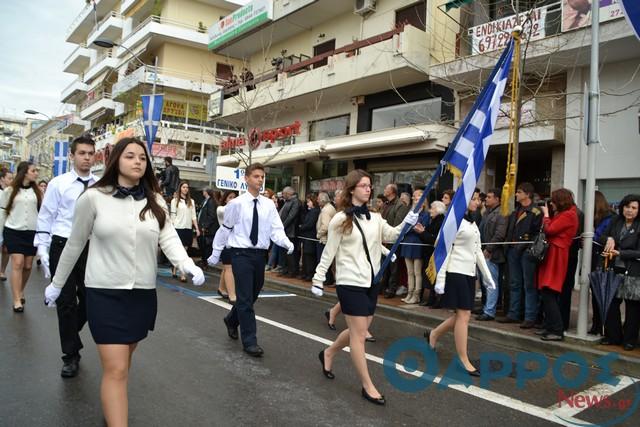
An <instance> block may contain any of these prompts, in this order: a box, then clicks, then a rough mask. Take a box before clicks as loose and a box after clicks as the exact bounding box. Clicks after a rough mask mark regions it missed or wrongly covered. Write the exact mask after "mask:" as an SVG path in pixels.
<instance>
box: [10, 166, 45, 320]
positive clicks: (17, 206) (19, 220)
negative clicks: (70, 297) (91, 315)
mask: <svg viewBox="0 0 640 427" xmlns="http://www.w3.org/2000/svg"><path fill="white" fill-rule="evenodd" d="M37 180H38V168H36V166H35V165H34V164H33V163H32V162H20V164H19V165H18V169H17V171H16V176H15V178H14V179H13V181H12V182H11V185H9V186H8V187H7V188H5V189H4V191H2V194H0V244H1V243H2V242H3V241H4V243H5V245H6V246H7V252H8V253H9V256H10V257H11V291H12V293H13V311H14V312H15V313H22V312H24V303H25V299H24V288H25V287H26V286H27V281H28V280H29V275H30V274H31V265H32V264H33V257H34V256H35V254H36V247H35V246H33V238H34V236H35V234H36V221H37V219H38V210H39V209H40V204H41V203H42V194H41V193H40V189H39V188H38V185H37V183H36V182H37Z"/></svg>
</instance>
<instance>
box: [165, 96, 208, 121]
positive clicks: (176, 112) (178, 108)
mask: <svg viewBox="0 0 640 427" xmlns="http://www.w3.org/2000/svg"><path fill="white" fill-rule="evenodd" d="M186 112H187V103H186V102H179V101H172V100H170V99H168V100H165V102H164V106H163V107H162V114H163V115H165V116H173V117H182V118H186V117H187V113H186ZM189 118H190V119H195V120H203V121H207V107H206V106H205V105H198V104H189Z"/></svg>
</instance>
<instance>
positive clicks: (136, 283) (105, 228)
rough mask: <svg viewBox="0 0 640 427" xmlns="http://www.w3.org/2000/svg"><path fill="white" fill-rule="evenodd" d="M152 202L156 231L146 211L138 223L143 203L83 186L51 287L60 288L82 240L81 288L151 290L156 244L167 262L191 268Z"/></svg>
mask: <svg viewBox="0 0 640 427" xmlns="http://www.w3.org/2000/svg"><path fill="white" fill-rule="evenodd" d="M157 200H158V203H159V204H160V206H162V207H163V208H164V209H165V211H166V213H167V220H166V221H165V224H164V227H163V228H162V229H161V228H160V224H159V223H158V221H157V220H156V219H155V218H154V217H153V215H152V214H151V212H150V211H148V212H147V213H146V214H145V219H144V221H142V220H140V212H141V211H142V209H143V208H144V207H145V205H146V204H147V200H146V198H145V199H142V200H134V198H133V197H132V196H127V197H125V198H123V199H121V198H116V197H113V191H109V189H97V188H89V189H88V190H87V191H85V192H84V193H83V194H82V195H81V196H80V197H79V198H78V201H77V203H76V210H75V215H74V218H73V227H72V231H71V235H70V236H69V240H68V241H67V244H66V245H65V247H64V250H63V251H62V255H61V256H60V261H59V263H58V268H57V270H56V274H55V276H54V278H53V281H52V282H53V285H54V286H55V287H57V288H62V287H63V286H64V284H65V282H66V281H67V278H68V277H69V274H71V271H72V270H73V266H74V265H75V263H76V261H77V260H78V258H79V256H80V254H81V253H82V250H83V249H84V247H85V245H86V243H87V241H88V240H89V239H91V244H90V245H89V254H88V257H87V269H86V273H85V284H86V286H87V287H89V288H104V289H154V288H155V287H156V276H157V267H158V265H157V249H158V245H160V248H161V249H162V251H163V252H164V253H165V255H166V256H167V258H169V261H171V264H173V265H175V266H177V267H178V268H179V269H180V270H182V271H184V268H185V266H192V267H193V266H194V263H193V260H191V258H189V256H188V255H187V252H186V251H185V250H184V248H183V247H182V243H180V238H179V237H178V233H176V231H175V229H174V228H173V225H172V224H171V221H169V215H168V211H167V207H166V206H167V205H166V203H165V202H164V200H163V199H162V197H161V196H160V195H157Z"/></svg>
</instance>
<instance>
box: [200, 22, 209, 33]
mask: <svg viewBox="0 0 640 427" xmlns="http://www.w3.org/2000/svg"><path fill="white" fill-rule="evenodd" d="M198 32H199V33H206V32H207V27H205V26H204V23H203V22H202V21H200V22H198Z"/></svg>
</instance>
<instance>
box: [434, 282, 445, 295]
mask: <svg viewBox="0 0 640 427" xmlns="http://www.w3.org/2000/svg"><path fill="white" fill-rule="evenodd" d="M435 291H436V294H438V295H442V294H444V282H436V286H435Z"/></svg>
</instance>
